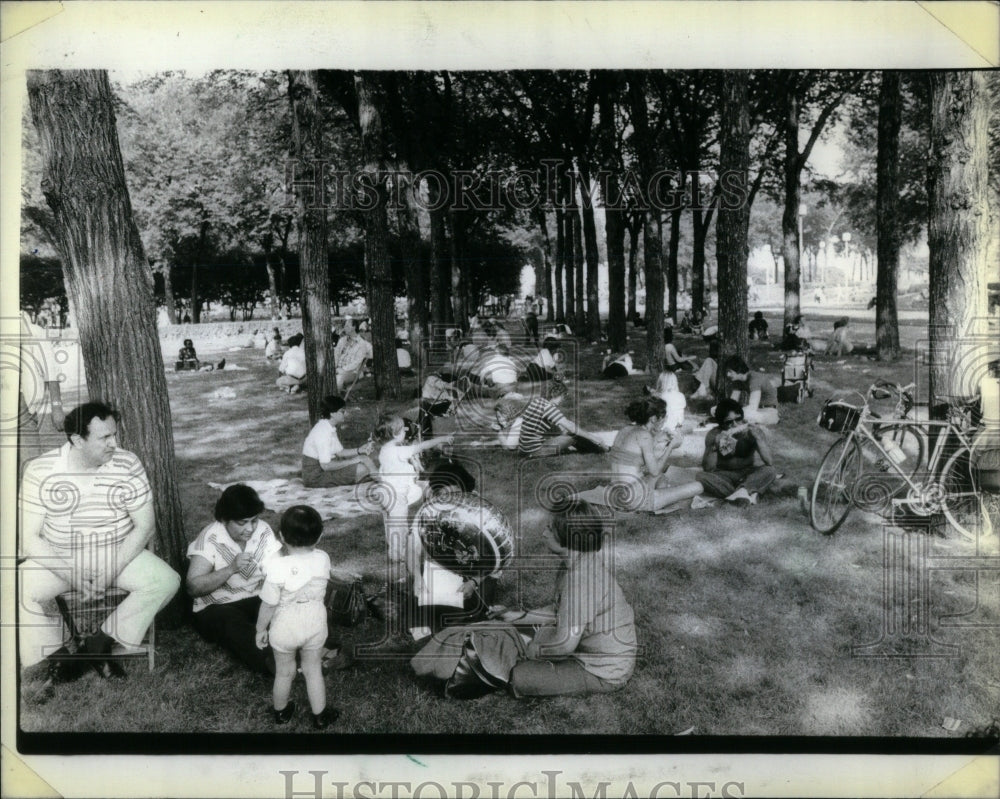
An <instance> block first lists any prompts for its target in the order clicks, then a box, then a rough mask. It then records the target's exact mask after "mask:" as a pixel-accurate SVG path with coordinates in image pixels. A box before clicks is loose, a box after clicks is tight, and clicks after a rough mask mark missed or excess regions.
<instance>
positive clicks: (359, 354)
mask: <svg viewBox="0 0 1000 799" xmlns="http://www.w3.org/2000/svg"><path fill="white" fill-rule="evenodd" d="M275 335H276V336H277V338H275V339H272V342H275V346H274V348H273V355H272V356H268V357H277V352H278V351H279V350H280V348H281V342H280V334H279V333H278V331H277V329H275ZM336 335H337V338H336V345H335V346H334V350H333V361H334V364H335V366H336V369H337V390H338V391H344V389H345V388H348V387H350V386H353V385H354V383H356V382H357V381H358V379H359V378H360V377H361V376H362V375H363V374H364V370H365V364H366V363H367V362H368V361H369V360H370V359H371V357H372V345H371V343H370V342H369V341H368V340H367V339H366V338H364V337H363V336H362V335H361V334H360V333H359V332H358V331H357V330H356V329H355V328H354V325H353V323H352V322H351V321H350V320H348V321H346V322H345V323H344V326H343V329H342V330H341V332H340V333H338V334H336ZM304 341H305V337H304V336H303V335H302V334H301V333H296V334H295V335H293V336H291V337H289V339H288V340H287V342H285V343H286V344H287V348H286V349H285V350H284V352H283V353H282V354H281V356H280V358H281V360H280V362H279V363H278V377H277V379H276V380H275V384H276V385H277V386H278V388H279V389H281V390H282V391H284V392H286V393H288V394H298V393H299V392H300V391H302V390H303V389H305V388H306V373H307V370H306V352H305V348H304V346H303V342H304ZM269 346H270V345H269Z"/></svg>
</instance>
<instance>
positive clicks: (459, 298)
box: [448, 210, 469, 333]
mask: <svg viewBox="0 0 1000 799" xmlns="http://www.w3.org/2000/svg"><path fill="white" fill-rule="evenodd" d="M448 219H449V220H450V221H451V238H450V240H449V243H450V245H451V248H450V253H451V308H452V314H453V315H454V319H455V326H456V327H458V328H459V329H461V330H462V332H464V333H467V332H468V331H469V307H468V304H467V301H466V298H467V296H468V291H467V290H466V285H465V264H464V263H463V262H462V250H463V245H464V241H465V239H464V236H463V232H464V229H463V224H464V220H463V219H462V216H461V213H460V212H458V211H454V210H452V211H450V212H449V214H448Z"/></svg>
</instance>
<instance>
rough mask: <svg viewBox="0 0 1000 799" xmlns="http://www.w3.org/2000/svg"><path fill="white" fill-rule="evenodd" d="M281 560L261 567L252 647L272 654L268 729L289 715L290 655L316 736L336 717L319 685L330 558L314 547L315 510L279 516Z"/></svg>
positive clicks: (319, 522)
mask: <svg viewBox="0 0 1000 799" xmlns="http://www.w3.org/2000/svg"><path fill="white" fill-rule="evenodd" d="M278 529H279V532H280V536H281V541H282V543H283V544H284V545H285V552H284V554H282V555H278V556H276V557H273V558H270V559H269V560H267V561H266V562H265V563H264V585H263V586H262V587H261V590H260V599H261V604H260V611H259V612H258V614H257V625H256V643H257V647H258V648H259V649H261V650H263V649H265V648H266V647H267V646H268V645H270V647H271V651H272V652H273V653H274V665H275V673H274V688H273V690H272V699H273V702H274V723H275V724H287V723H288V722H289V721H290V720H291V718H292V716H293V715H294V713H295V703H294V702H291V701H289V698H288V696H289V694H290V693H291V690H292V681H293V680H294V679H295V672H296V665H295V658H296V655H298V656H299V658H300V659H301V661H302V676H303V677H305V681H306V693H307V694H308V695H309V707H310V709H311V710H312V720H313V726H314V727H315V728H316V729H318V730H322V729H325V728H326V727H328V726H329V725H331V724H332V723H333V722H334V721H336V720H337V717H338V716H339V715H340V711H338V710H337V709H336V708H333V707H330V706H328V705H327V704H326V685H325V684H324V682H323V663H322V657H323V644H324V642H325V641H326V638H327V624H326V605H325V604H324V603H323V600H324V598H325V596H326V584H327V582H329V580H330V569H331V567H330V556H329V555H327V554H326V552H324V551H323V550H322V549H316V544H317V542H318V541H319V539H320V536H322V535H323V519H322V518H321V517H320V515H319V513H318V512H317V511H316V509H315V508H311V507H309V506H308V505H293V506H292V507H291V508H289V509H288V510H286V511H285V512H284V513H283V514H281V522H280V524H279V528H278Z"/></svg>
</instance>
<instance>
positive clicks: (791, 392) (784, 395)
mask: <svg viewBox="0 0 1000 799" xmlns="http://www.w3.org/2000/svg"><path fill="white" fill-rule="evenodd" d="M782 362H783V365H782V367H781V386H780V387H779V388H778V401H779V402H795V403H802V402H803V401H805V398H806V397H811V396H812V395H813V389H812V382H811V378H812V371H813V354H812V352H811V351H810V350H808V349H797V350H791V351H789V352H786V353H785V354H784V356H783V357H782Z"/></svg>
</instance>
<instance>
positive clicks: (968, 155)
mask: <svg viewBox="0 0 1000 799" xmlns="http://www.w3.org/2000/svg"><path fill="white" fill-rule="evenodd" d="M987 79H988V75H987V74H986V73H985V72H975V71H968V72H958V71H954V72H932V73H931V78H930V84H931V133H930V163H929V164H928V181H927V199H928V211H929V220H928V225H927V245H928V247H929V248H930V348H931V353H930V354H931V369H930V395H931V400H932V402H934V401H937V400H941V399H943V398H946V397H969V396H972V395H973V394H975V393H976V391H977V390H978V389H979V386H978V385H976V379H977V378H978V377H979V376H980V375H982V374H983V372H984V371H985V363H986V362H987V361H988V360H990V359H992V358H996V340H995V339H992V340H990V339H989V338H987V333H988V328H987V322H986V320H987V318H988V313H989V311H988V299H987V287H986V284H987V283H988V282H990V281H992V280H996V279H997V265H996V263H992V264H991V263H989V262H988V261H987V249H988V244H989V237H990V219H989V206H988V201H989V185H988V183H987V178H988V173H989V146H988V142H989V113H990V108H989V105H990V100H989V94H988V86H987Z"/></svg>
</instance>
